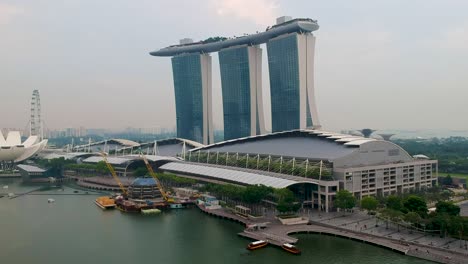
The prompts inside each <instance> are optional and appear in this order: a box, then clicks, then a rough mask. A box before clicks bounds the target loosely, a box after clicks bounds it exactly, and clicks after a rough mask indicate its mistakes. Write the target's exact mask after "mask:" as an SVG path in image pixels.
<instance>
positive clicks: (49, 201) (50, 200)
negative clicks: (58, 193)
mask: <svg viewBox="0 0 468 264" xmlns="http://www.w3.org/2000/svg"><path fill="white" fill-rule="evenodd" d="M47 202H48V203H53V202H55V200H54V199H52V198H49V199H47Z"/></svg>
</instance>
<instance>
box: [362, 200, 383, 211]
mask: <svg viewBox="0 0 468 264" xmlns="http://www.w3.org/2000/svg"><path fill="white" fill-rule="evenodd" d="M378 205H379V201H377V199H376V198H375V197H373V196H367V197H364V198H362V200H361V208H362V209H365V210H367V211H370V212H371V211H375V210H376V209H377V206H378Z"/></svg>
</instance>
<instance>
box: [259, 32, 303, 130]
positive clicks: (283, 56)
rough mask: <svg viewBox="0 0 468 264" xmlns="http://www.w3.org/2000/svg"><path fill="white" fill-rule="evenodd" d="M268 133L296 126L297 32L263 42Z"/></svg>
mask: <svg viewBox="0 0 468 264" xmlns="http://www.w3.org/2000/svg"><path fill="white" fill-rule="evenodd" d="M267 50H268V67H269V71H270V93H271V126H272V132H278V131H285V130H292V129H299V128H300V98H299V96H300V91H299V88H300V87H299V85H300V83H299V58H298V39H297V34H292V35H289V36H286V37H281V38H278V39H272V40H270V41H268V43H267Z"/></svg>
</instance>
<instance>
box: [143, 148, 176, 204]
mask: <svg viewBox="0 0 468 264" xmlns="http://www.w3.org/2000/svg"><path fill="white" fill-rule="evenodd" d="M140 156H141V158H142V159H143V161H144V162H145V165H146V168H147V169H148V173H149V174H150V175H151V177H153V179H154V180H155V181H156V184H157V186H158V189H159V191H160V192H161V195H162V197H163V198H164V200H165V201H166V202H168V203H173V202H174V199H172V198H169V196H168V195H167V193H166V191H164V188H163V186H162V185H161V182H159V179H158V176H156V173H154V171H153V168H152V167H151V165H150V164H149V162H148V159H147V158H146V157H145V155H143V154H141V155H140Z"/></svg>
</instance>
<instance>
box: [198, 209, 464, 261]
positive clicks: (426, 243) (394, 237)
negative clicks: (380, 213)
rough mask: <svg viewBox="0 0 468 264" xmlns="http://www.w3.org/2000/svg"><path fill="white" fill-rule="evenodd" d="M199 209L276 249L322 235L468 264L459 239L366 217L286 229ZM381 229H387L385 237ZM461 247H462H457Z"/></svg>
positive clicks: (319, 220) (337, 217) (318, 220)
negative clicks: (239, 226)
mask: <svg viewBox="0 0 468 264" xmlns="http://www.w3.org/2000/svg"><path fill="white" fill-rule="evenodd" d="M198 208H200V210H202V211H203V212H205V213H207V214H209V215H212V216H216V217H220V218H223V219H228V220H232V221H236V222H239V223H241V224H243V225H245V226H246V227H247V228H246V229H245V230H244V231H243V232H241V233H239V234H238V235H239V236H242V237H246V238H249V239H253V240H265V241H268V242H269V243H270V244H271V245H275V246H281V245H282V244H284V243H293V244H294V243H297V242H298V239H297V238H295V237H292V236H290V235H293V234H300V233H305V234H321V235H331V236H337V237H343V238H347V239H352V240H355V241H359V242H363V243H367V244H372V245H376V246H379V247H384V248H387V249H390V250H393V251H395V252H398V253H401V254H404V255H408V256H413V257H417V258H421V259H425V260H430V261H434V262H438V263H449V264H467V263H468V250H466V249H465V248H463V247H462V246H461V245H462V242H461V241H459V240H457V239H453V238H439V237H437V236H433V235H428V234H424V233H421V232H416V231H411V232H410V231H408V230H406V232H405V230H400V231H397V229H396V228H395V227H392V228H388V229H387V228H386V226H385V225H380V226H379V227H376V219H375V218H374V217H372V216H368V215H365V214H362V213H361V214H360V213H356V214H351V215H348V216H344V217H343V215H342V213H328V214H324V213H322V214H314V215H313V217H311V220H310V222H309V224H300V225H283V224H281V223H280V222H279V221H278V220H276V219H273V218H271V217H269V218H256V219H251V218H246V217H242V216H239V215H236V214H234V213H232V212H230V211H228V210H225V209H216V210H207V209H206V208H204V207H203V206H202V205H198ZM309 214H310V212H309ZM265 221H268V224H267V225H266V228H256V229H252V228H249V226H253V225H255V224H259V223H265ZM379 228H380V229H385V233H383V232H382V231H381V230H379ZM458 244H460V246H455V245H458ZM450 245H452V246H450ZM302 250H307V249H302Z"/></svg>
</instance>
